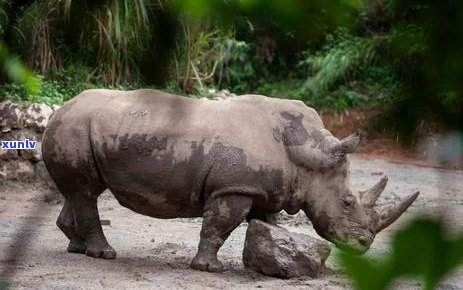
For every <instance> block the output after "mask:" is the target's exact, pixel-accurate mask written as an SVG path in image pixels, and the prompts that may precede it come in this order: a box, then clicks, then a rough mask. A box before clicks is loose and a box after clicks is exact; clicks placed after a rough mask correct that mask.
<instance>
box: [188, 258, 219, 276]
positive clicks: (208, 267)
mask: <svg viewBox="0 0 463 290" xmlns="http://www.w3.org/2000/svg"><path fill="white" fill-rule="evenodd" d="M190 267H191V268H193V269H195V270H200V271H208V272H215V273H222V272H223V265H222V262H220V261H219V260H217V257H204V256H200V255H196V257H194V259H193V260H192V261H191V264H190Z"/></svg>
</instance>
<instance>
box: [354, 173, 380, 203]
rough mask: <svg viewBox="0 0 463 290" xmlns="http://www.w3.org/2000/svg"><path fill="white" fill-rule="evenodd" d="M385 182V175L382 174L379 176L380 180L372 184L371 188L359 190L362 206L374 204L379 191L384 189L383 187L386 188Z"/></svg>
mask: <svg viewBox="0 0 463 290" xmlns="http://www.w3.org/2000/svg"><path fill="white" fill-rule="evenodd" d="M386 184H387V176H384V177H383V178H381V180H380V181H379V182H378V183H376V184H375V185H373V187H372V188H370V189H368V190H365V191H361V192H360V201H361V203H362V205H363V206H366V207H372V206H374V205H375V203H376V201H377V200H378V197H379V196H380V195H381V193H382V192H383V191H384V188H386Z"/></svg>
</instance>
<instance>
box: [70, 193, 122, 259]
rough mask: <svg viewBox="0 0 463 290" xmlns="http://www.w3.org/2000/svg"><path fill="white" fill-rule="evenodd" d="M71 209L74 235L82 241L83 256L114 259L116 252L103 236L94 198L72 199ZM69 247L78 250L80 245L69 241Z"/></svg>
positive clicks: (79, 197)
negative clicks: (83, 246) (74, 227)
mask: <svg viewBox="0 0 463 290" xmlns="http://www.w3.org/2000/svg"><path fill="white" fill-rule="evenodd" d="M72 208H73V213H74V219H75V223H76V234H77V236H78V237H80V238H81V240H82V241H84V244H85V254H86V255H87V256H90V257H94V258H103V259H114V258H116V251H115V250H114V249H113V248H112V247H111V246H110V245H109V244H108V241H107V240H106V237H105V236H104V233H103V229H102V227H101V222H100V216H99V214H98V208H97V200H96V198H93V197H88V196H86V195H79V196H76V197H75V198H73V199H72ZM77 242H78V240H77ZM69 246H70V247H71V246H77V248H78V247H79V246H80V245H79V244H78V243H77V244H76V240H71V242H70V244H69ZM68 249H69V248H68Z"/></svg>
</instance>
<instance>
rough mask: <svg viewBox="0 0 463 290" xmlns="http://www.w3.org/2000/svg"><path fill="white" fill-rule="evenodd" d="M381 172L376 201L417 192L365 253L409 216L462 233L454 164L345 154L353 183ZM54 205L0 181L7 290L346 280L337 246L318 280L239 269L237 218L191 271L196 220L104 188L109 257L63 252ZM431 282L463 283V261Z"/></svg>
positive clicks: (462, 200)
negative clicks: (165, 215)
mask: <svg viewBox="0 0 463 290" xmlns="http://www.w3.org/2000/svg"><path fill="white" fill-rule="evenodd" d="M384 174H387V175H388V176H389V185H388V187H387V188H386V191H385V194H384V195H383V197H382V200H383V201H388V200H395V199H398V198H400V197H404V196H405V195H408V194H410V193H413V192H415V191H417V190H419V191H421V195H420V197H419V198H418V200H417V201H416V202H415V203H414V205H413V206H412V207H411V208H410V209H409V210H408V211H407V212H406V213H405V214H404V215H403V216H402V217H401V218H400V219H399V221H398V222H396V223H395V224H393V225H392V226H390V227H389V228H387V229H386V230H384V231H383V232H381V233H380V234H379V235H378V236H377V237H376V240H375V242H374V243H373V245H372V247H371V250H370V251H369V254H384V253H387V252H388V250H389V249H388V244H389V242H388V241H389V239H390V237H391V235H392V233H393V232H394V231H395V230H396V229H397V227H398V226H400V225H401V224H403V223H405V222H406V221H407V220H409V219H410V218H412V217H414V216H417V215H439V216H441V217H442V218H444V219H445V220H446V221H447V224H448V227H449V229H450V230H451V231H460V232H461V231H463V223H462V219H463V195H462V188H463V171H454V170H441V169H433V168H427V167H417V166H412V165H403V164H394V163H388V162H386V161H381V160H368V159H363V158H359V157H356V156H354V157H353V158H352V162H351V177H352V183H353V186H354V187H355V188H358V189H365V188H368V187H369V186H371V185H372V184H374V183H375V182H376V181H377V180H378V179H379V178H380V177H381V176H382V175H384ZM44 199H45V201H44ZM61 207H62V205H61V204H59V202H58V201H57V200H56V199H53V198H51V199H50V198H49V196H48V197H47V196H46V197H45V198H44V192H43V190H40V189H39V188H34V187H33V186H31V185H23V184H11V183H10V184H4V185H0V273H3V275H7V277H8V279H9V280H10V286H11V288H12V289H216V288H221V289H257V288H262V289H287V288H289V287H291V289H307V288H310V289H345V288H351V286H350V283H349V281H348V280H347V279H346V278H345V277H344V276H343V275H342V272H341V271H340V269H339V266H338V265H337V263H336V258H335V257H336V251H333V252H332V255H331V256H330V258H329V259H328V261H327V265H328V268H329V269H328V271H327V273H326V274H325V275H324V276H323V277H321V278H318V279H311V278H309V277H304V278H296V279H287V280H284V279H277V278H272V277H267V276H264V275H261V274H257V273H254V272H252V271H249V270H246V269H245V268H244V267H243V265H242V262H241V251H242V248H243V244H244V236H245V231H246V228H247V224H245V223H243V224H242V225H241V226H240V227H239V228H237V229H236V230H235V231H234V232H233V233H232V235H231V236H230V238H229V239H228V240H227V242H226V243H225V245H224V246H223V247H222V249H221V250H220V252H219V259H221V260H222V262H223V263H224V266H225V268H226V271H225V272H224V273H222V274H213V273H205V272H199V271H194V270H191V269H190V268H189V263H190V260H191V259H192V258H193V256H194V254H195V252H196V247H197V243H198V240H199V231H200V227H201V219H172V220H160V219H153V218H149V217H145V216H142V215H139V214H136V213H133V212H131V211H130V210H128V209H126V208H123V207H121V206H120V205H119V204H118V203H117V202H116V201H115V199H114V198H113V197H112V195H111V194H110V193H109V192H105V193H104V194H103V195H102V196H101V197H100V202H99V210H100V215H101V218H102V219H105V220H110V225H107V226H104V227H103V229H104V231H105V234H106V236H107V238H108V240H109V242H110V244H111V245H112V246H113V247H114V248H115V249H116V251H117V254H118V258H117V259H115V260H100V259H93V258H89V257H86V256H85V255H78V254H69V253H67V252H66V250H65V249H66V246H67V242H68V241H67V239H66V237H65V236H64V235H63V234H62V233H61V231H60V230H59V229H58V228H57V227H56V226H55V220H56V217H57V216H58V214H59V211H60V210H61ZM281 222H282V226H284V227H286V228H288V229H289V230H291V231H295V232H299V233H305V234H308V235H311V236H316V233H315V232H314V230H313V229H312V228H311V226H310V225H309V224H308V222H307V220H306V218H305V217H303V216H302V215H297V216H293V217H290V216H284V217H283V218H282V221H281ZM1 280H2V279H0V281H1ZM3 281H5V278H3ZM0 288H2V287H1V286H0ZM419 288H420V283H419V281H416V280H411V279H410V280H401V281H400V282H398V283H396V284H395V285H394V286H393V287H392V289H419ZM439 288H440V289H463V267H460V268H459V269H458V270H457V271H455V272H454V273H453V274H452V275H450V276H449V277H448V278H447V279H446V280H445V281H444V282H443V283H442V284H441V285H440V286H439Z"/></svg>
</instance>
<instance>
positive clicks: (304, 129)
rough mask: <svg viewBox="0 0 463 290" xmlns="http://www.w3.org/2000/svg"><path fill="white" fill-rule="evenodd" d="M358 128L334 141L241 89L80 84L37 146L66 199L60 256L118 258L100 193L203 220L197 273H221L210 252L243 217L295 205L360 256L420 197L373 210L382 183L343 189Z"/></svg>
mask: <svg viewBox="0 0 463 290" xmlns="http://www.w3.org/2000/svg"><path fill="white" fill-rule="evenodd" d="M362 137H363V134H362V133H361V132H360V131H358V132H355V133H354V134H352V135H350V136H348V137H346V138H345V139H342V140H339V139H337V138H335V137H334V136H333V135H332V134H331V133H330V132H329V131H328V130H327V129H325V127H324V125H323V123H322V121H321V119H320V117H319V115H318V114H317V113H316V111H315V110H314V109H312V108H310V107H308V106H306V105H305V104H304V103H303V102H301V101H296V100H284V99H275V98H269V97H265V96H260V95H242V96H237V97H234V98H230V99H226V100H207V99H193V98H186V97H181V96H176V95H172V94H169V93H165V92H161V91H157V90H148V89H142V90H134V91H114V90H102V89H98V90H87V91H84V92H82V93H81V94H80V95H78V96H76V97H75V98H73V99H72V100H71V101H69V102H68V103H66V104H65V105H64V106H63V107H62V108H60V109H59V110H58V111H57V112H56V113H55V114H54V115H53V116H52V118H51V120H50V122H49V125H48V127H47V129H46V131H45V133H44V137H43V146H42V153H43V159H44V162H45V164H46V167H47V169H48V171H49V173H50V176H51V177H52V179H53V180H54V181H55V183H56V185H57V187H58V189H59V190H60V191H61V193H62V194H63V195H64V197H65V202H64V206H63V209H62V211H61V213H60V215H59V217H58V220H57V225H58V227H59V228H60V229H61V230H62V231H63V233H64V234H65V235H66V237H67V238H68V239H69V240H70V242H69V245H68V247H67V251H68V252H72V253H85V254H86V255H87V256H91V257H98V258H104V259H112V258H115V257H116V252H115V251H114V249H113V248H112V247H111V246H110V245H109V244H108V242H107V240H106V238H105V236H104V234H103V231H102V227H101V223H100V219H99V215H98V209H97V198H98V196H99V195H100V194H101V193H102V192H103V191H104V190H105V189H109V190H110V191H111V192H112V194H113V195H114V196H115V198H116V199H117V200H118V202H119V203H120V204H121V205H122V206H124V207H127V208H129V209H131V210H133V211H135V212H137V213H140V214H143V215H148V216H151V217H155V218H162V219H170V218H187V217H203V222H202V229H201V232H200V242H199V246H198V252H197V254H196V256H195V257H194V258H193V260H192V262H191V265H190V266H191V267H192V268H193V269H197V270H205V271H211V272H221V271H222V270H223V266H222V263H221V262H220V261H218V259H217V251H218V250H219V248H220V247H221V246H222V244H223V243H224V241H225V240H226V239H227V237H228V236H229V234H230V233H231V232H232V231H233V230H234V229H235V228H236V227H237V226H238V225H239V224H240V223H241V222H242V221H244V220H250V219H260V220H263V221H266V220H268V219H269V218H270V217H271V216H272V215H273V214H275V213H278V212H280V211H282V210H284V211H286V212H287V213H288V214H296V213H297V212H298V211H300V210H302V211H304V212H305V214H306V215H307V217H308V218H309V219H310V221H311V222H312V224H313V227H314V228H315V230H316V232H317V233H318V234H319V235H320V236H321V237H323V238H325V239H326V240H328V241H331V242H333V243H334V244H335V245H336V246H338V247H341V248H349V249H353V250H354V251H356V252H359V253H363V252H365V251H366V250H367V249H368V248H369V247H370V244H371V243H372V242H373V238H374V237H375V235H376V233H378V232H379V231H381V230H382V229H384V228H385V227H387V226H388V225H390V224H391V223H392V222H394V221H395V220H396V219H397V218H398V217H399V216H400V215H401V214H402V213H403V212H404V211H405V210H406V209H407V208H408V207H409V206H410V205H411V204H412V203H413V201H414V200H415V199H416V197H417V196H418V192H417V193H415V194H412V195H410V196H408V197H407V198H405V199H403V200H401V201H399V202H397V203H390V204H386V205H381V206H377V205H376V204H375V203H376V200H377V198H378V197H379V195H380V194H381V192H382V191H383V189H384V188H385V186H386V182H387V179H386V178H383V179H381V180H380V181H379V182H378V183H377V184H376V185H374V186H373V187H372V188H371V189H369V190H366V191H354V190H352V189H351V188H350V186H349V161H348V156H347V155H348V154H349V153H352V152H354V151H355V150H356V148H357V146H358V145H359V143H360V141H361V139H362Z"/></svg>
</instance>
